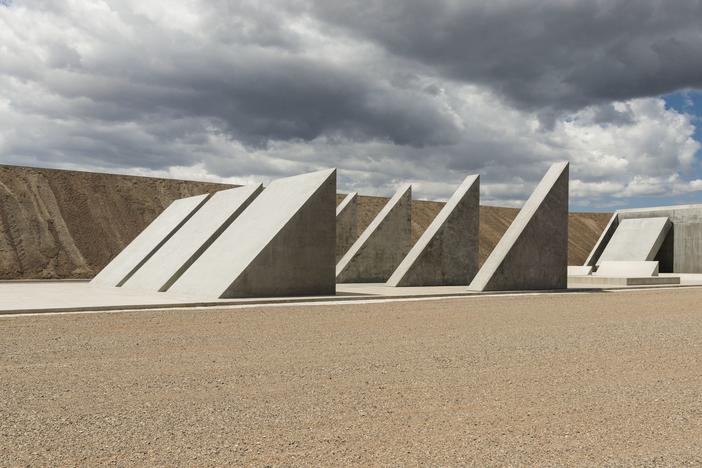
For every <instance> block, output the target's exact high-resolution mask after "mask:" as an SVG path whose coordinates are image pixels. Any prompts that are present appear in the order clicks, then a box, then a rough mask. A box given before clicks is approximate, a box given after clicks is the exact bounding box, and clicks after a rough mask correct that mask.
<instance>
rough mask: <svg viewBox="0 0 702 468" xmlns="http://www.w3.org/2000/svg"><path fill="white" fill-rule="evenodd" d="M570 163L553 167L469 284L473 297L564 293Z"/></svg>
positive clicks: (566, 266) (566, 276) (566, 272)
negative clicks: (499, 293) (504, 293)
mask: <svg viewBox="0 0 702 468" xmlns="http://www.w3.org/2000/svg"><path fill="white" fill-rule="evenodd" d="M568 182H569V180H568V163H567V162H560V163H556V164H553V165H552V166H551V167H550V168H549V170H548V172H547V173H546V175H545V176H544V177H543V179H542V180H541V182H540V183H539V185H538V186H537V187H536V189H535V190H534V192H533V193H532V194H531V196H530V197H529V199H528V200H527V201H526V203H525V204H524V207H523V208H522V209H521V210H520V211H519V213H518V214H517V217H516V218H515V219H514V221H513V222H512V224H511V225H510V226H509V228H507V231H506V232H505V234H504V235H503V236H502V238H501V239H500V241H499V242H498V243H497V245H496V246H495V248H494V250H493V251H492V252H491V253H490V256H489V257H488V258H487V260H486V261H485V263H484V264H483V266H482V268H481V269H480V271H478V274H477V275H476V276H475V278H474V279H473V281H472V282H471V283H470V286H469V289H471V290H473V291H505V290H512V291H513V290H538V289H542V290H551V289H565V288H566V287H567V278H568V185H569V184H568Z"/></svg>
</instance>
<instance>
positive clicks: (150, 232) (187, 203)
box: [90, 194, 209, 286]
mask: <svg viewBox="0 0 702 468" xmlns="http://www.w3.org/2000/svg"><path fill="white" fill-rule="evenodd" d="M208 197H209V195H208V194H204V195H196V196H194V197H187V198H181V199H179V200H175V201H174V202H173V203H171V204H170V205H168V206H167V207H166V209H165V210H163V212H161V214H160V215H158V216H157V217H156V219H154V220H153V221H152V222H151V224H149V225H148V226H146V228H145V229H144V230H143V231H141V233H140V234H139V235H138V236H137V237H136V238H134V240H133V241H132V242H130V243H129V244H128V245H127V246H126V247H125V248H124V249H123V250H122V251H121V252H120V253H119V254H117V256H116V257H115V258H113V259H112V261H111V262H110V263H108V264H107V266H105V268H103V269H102V270H100V272H99V273H98V274H97V275H95V277H94V278H93V279H92V281H90V283H91V284H96V285H100V286H117V285H118V284H120V283H122V282H123V281H125V280H126V279H128V278H129V277H130V276H131V275H132V274H133V273H134V272H135V271H136V270H137V269H138V268H139V267H140V266H141V265H143V264H144V263H145V262H146V261H147V260H148V259H149V258H150V257H151V256H152V255H153V254H154V253H155V252H156V251H157V250H158V249H159V248H161V246H162V245H163V244H165V243H166V241H168V239H170V238H171V236H172V235H173V234H175V233H176V232H177V231H178V229H180V227H181V226H182V225H183V224H185V222H186V221H188V219H190V217H191V216H192V215H193V214H195V212H196V211H197V210H198V209H199V208H200V207H201V206H202V205H203V204H204V203H205V201H206V200H207V198H208Z"/></svg>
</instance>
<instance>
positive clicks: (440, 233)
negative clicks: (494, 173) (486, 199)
mask: <svg viewBox="0 0 702 468" xmlns="http://www.w3.org/2000/svg"><path fill="white" fill-rule="evenodd" d="M479 227H480V176H478V175H472V176H468V177H466V179H465V180H464V181H463V183H462V184H461V185H460V186H459V187H458V189H457V190H456V192H455V193H454V194H453V196H452V197H451V198H450V199H449V200H448V202H446V204H445V205H444V206H443V208H442V209H441V211H440V212H439V214H438V215H437V216H436V218H435V219H434V221H432V223H431V224H430V225H429V227H428V228H427V230H426V231H424V233H423V234H422V237H420V238H419V240H418V241H417V242H416V243H415V244H414V246H413V247H412V249H411V250H410V252H409V253H408V254H407V256H405V258H404V259H403V260H402V262H401V263H400V265H399V266H398V267H397V269H396V270H395V272H394V273H393V274H392V276H391V277H390V279H389V280H388V282H387V284H388V286H454V285H467V284H469V283H470V281H471V280H472V279H473V277H474V276H475V274H476V273H477V271H478V258H479V257H478V246H479V244H478V239H479Z"/></svg>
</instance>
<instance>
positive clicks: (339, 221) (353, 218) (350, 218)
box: [336, 192, 358, 263]
mask: <svg viewBox="0 0 702 468" xmlns="http://www.w3.org/2000/svg"><path fill="white" fill-rule="evenodd" d="M357 236H358V193H356V192H353V193H349V194H348V195H346V197H345V198H344V200H343V201H342V202H341V203H340V204H339V206H337V207H336V262H337V263H338V262H339V260H341V258H342V257H343V256H344V254H345V253H346V252H347V251H348V250H349V248H350V247H351V246H352V245H353V242H354V241H355V240H356V237H357Z"/></svg>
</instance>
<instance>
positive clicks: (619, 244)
mask: <svg viewBox="0 0 702 468" xmlns="http://www.w3.org/2000/svg"><path fill="white" fill-rule="evenodd" d="M670 226H671V224H670V220H669V219H668V217H667V216H665V217H658V218H639V219H623V220H621V221H620V222H619V225H618V226H617V228H616V230H615V231H614V235H612V238H611V239H610V240H609V242H608V243H607V246H606V247H605V248H604V250H603V252H602V255H600V258H599V259H598V260H597V265H600V264H601V263H602V262H613V261H631V262H644V261H649V260H653V259H654V258H656V255H657V254H658V251H659V250H660V248H661V245H662V244H663V241H664V240H665V237H666V235H668V231H669V230H670Z"/></svg>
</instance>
